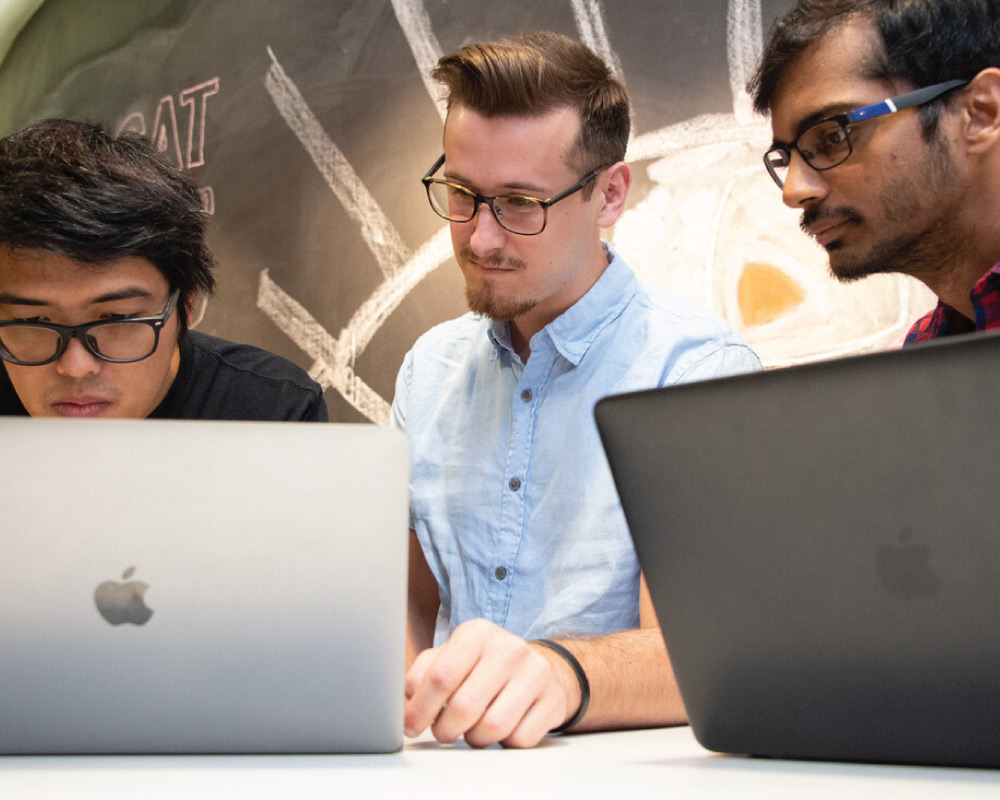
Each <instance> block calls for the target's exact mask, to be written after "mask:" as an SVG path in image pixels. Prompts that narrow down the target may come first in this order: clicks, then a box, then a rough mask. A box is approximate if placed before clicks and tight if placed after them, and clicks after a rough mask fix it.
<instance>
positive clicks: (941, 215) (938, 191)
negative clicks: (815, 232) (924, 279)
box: [801, 142, 962, 283]
mask: <svg viewBox="0 0 1000 800" xmlns="http://www.w3.org/2000/svg"><path fill="white" fill-rule="evenodd" d="M961 192H962V187H961V186H960V185H959V183H958V180H957V179H956V178H955V176H954V174H953V172H952V171H951V170H950V162H949V158H948V151H947V147H946V146H945V145H943V143H941V144H939V143H937V142H933V143H931V145H930V148H929V153H928V155H927V158H926V159H925V160H924V162H923V164H922V165H920V167H919V168H915V169H913V170H911V171H910V173H909V174H908V175H904V176H900V177H898V178H897V179H896V180H893V181H891V182H889V183H888V184H887V185H886V186H885V187H884V189H883V190H882V193H881V194H880V195H879V198H878V205H879V208H880V209H881V215H880V219H878V220H876V222H875V223H874V224H872V223H871V222H870V221H868V220H866V219H865V217H864V216H863V215H862V214H861V212H860V211H858V210H857V209H855V208H852V207H850V206H838V207H835V208H823V207H821V206H813V207H811V208H808V209H806V210H805V211H804V212H803V214H802V221H801V225H802V228H803V230H805V229H807V228H808V227H809V226H810V225H812V224H813V223H815V222H817V221H821V220H824V219H830V220H841V221H845V222H847V223H850V225H866V226H868V228H869V230H870V231H878V230H879V229H885V230H887V231H888V235H887V236H886V237H885V238H883V239H880V240H878V241H876V242H875V243H874V244H873V245H872V246H871V247H870V248H869V249H868V250H867V251H866V252H860V253H851V252H850V250H849V249H847V248H845V245H844V242H843V240H842V239H841V238H838V239H834V240H832V241H830V242H828V243H827V244H826V245H825V249H826V251H827V255H828V256H829V259H830V272H831V274H832V275H833V276H834V277H835V278H837V280H839V281H840V282H842V283H852V282H854V281H857V280H860V279H862V278H866V277H868V276H869V275H879V274H887V273H894V272H895V273H902V274H904V275H912V276H914V277H919V276H920V275H926V274H928V273H935V272H940V271H941V270H942V269H944V268H947V265H948V264H949V263H952V262H953V260H954V258H955V256H956V253H957V251H958V249H959V248H958V246H957V245H956V240H958V239H960V237H958V236H956V232H957V230H958V228H957V227H956V221H955V218H954V212H953V211H952V208H953V207H952V206H951V204H950V198H954V197H957V196H960V195H961ZM930 215H933V216H932V217H931V218H930V219H929V221H928V217H929V216H930ZM908 225H909V226H910V227H907V226H908Z"/></svg>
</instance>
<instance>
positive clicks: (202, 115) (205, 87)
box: [181, 78, 219, 169]
mask: <svg viewBox="0 0 1000 800" xmlns="http://www.w3.org/2000/svg"><path fill="white" fill-rule="evenodd" d="M218 93H219V79H218V78H212V79H211V80H209V81H205V82H204V83H199V84H198V85H197V86H192V87H191V88H190V89H185V90H184V91H183V92H181V105H182V106H187V107H188V135H187V167H188V169H191V168H192V167H200V166H201V165H202V164H204V163H205V123H206V120H207V118H208V98H209V97H211V96H212V95H214V94H218ZM196 143H197V145H196Z"/></svg>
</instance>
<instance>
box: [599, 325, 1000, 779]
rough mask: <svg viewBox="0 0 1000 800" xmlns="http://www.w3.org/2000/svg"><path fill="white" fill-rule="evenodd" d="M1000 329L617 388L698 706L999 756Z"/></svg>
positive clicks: (613, 424)
mask: <svg viewBox="0 0 1000 800" xmlns="http://www.w3.org/2000/svg"><path fill="white" fill-rule="evenodd" d="M998 411H1000V338H997V337H995V336H992V335H980V336H973V337H963V338H961V339H956V340H952V341H947V342H938V343H934V344H929V345H921V346H917V347H913V348H910V349H906V350H902V351H895V352H889V353H881V354H876V355H867V356H862V357H855V358H848V359H842V360H836V361H830V362H826V363H819V364H813V365H808V366H799V367H794V368H789V369H782V370H775V371H772V372H768V373H759V374H754V375H745V376H739V377H733V378H727V379H722V380H717V381H711V382H706V383H699V384H692V385H686V386H679V387H676V388H670V389H661V390H654V391H650V392H643V393H637V394H631V395H623V396H618V397H611V398H606V399H604V400H602V401H601V402H600V403H599V404H598V406H597V409H596V417H597V422H598V425H599V428H600V432H601V436H602V438H603V442H604V446H605V449H606V451H607V455H608V459H609V462H610V464H611V468H612V471H613V473H614V477H615V481H616V484H617V487H618V491H619V495H620V497H621V500H622V505H623V507H624V510H625V514H626V517H627V519H628V523H629V527H630V529H631V532H632V537H633V539H634V541H635V545H636V550H637V552H638V555H639V560H640V563H641V564H642V568H643V570H644V572H645V575H646V578H647V581H648V583H649V587H650V592H651V594H652V598H653V602H654V606H655V607H656V611H657V614H658V616H659V620H660V623H661V625H662V628H663V633H664V638H665V640H666V643H667V648H668V650H669V652H670V655H671V659H672V662H673V666H674V669H675V671H676V675H677V680H678V683H679V685H680V690H681V694H682V696H683V698H684V702H685V705H686V706H687V710H688V714H689V717H690V720H691V726H692V728H693V730H694V733H695V735H696V736H697V738H698V739H699V741H700V742H701V743H702V744H703V745H704V746H705V747H707V748H709V749H712V750H718V751H723V752H730V753H750V754H758V755H768V756H778V757H797V758H811V759H837V760H852V761H855V760H857V761H887V762H900V763H903V762H905V763H918V764H954V765H959V764H961V765H980V766H994V767H995V766H1000V425H998V423H997V419H998V413H997V412H998Z"/></svg>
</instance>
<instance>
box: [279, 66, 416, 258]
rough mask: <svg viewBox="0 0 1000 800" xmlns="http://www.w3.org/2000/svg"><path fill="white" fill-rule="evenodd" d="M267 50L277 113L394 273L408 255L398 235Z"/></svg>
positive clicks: (371, 245)
mask: <svg viewBox="0 0 1000 800" xmlns="http://www.w3.org/2000/svg"><path fill="white" fill-rule="evenodd" d="M267 52H268V55H270V56H271V68H270V69H269V70H268V72H267V77H266V78H265V80H264V86H265V87H266V88H267V91H268V94H270V95H271V99H272V100H273V101H274V105H275V107H276V108H277V109H278V113H280V114H281V116H282V117H283V118H284V120H285V122H286V123H288V127H289V128H291V129H292V132H293V133H295V135H296V136H297V137H298V138H299V141H300V142H301V143H302V146H303V147H304V148H305V149H306V152H307V153H308V154H309V155H310V156H311V157H312V160H313V162H314V163H315V164H316V166H317V167H318V168H319V171H320V174H322V176H323V179H324V180H325V181H326V183H327V185H328V186H329V187H330V190H331V191H332V192H333V193H334V195H335V196H336V197H337V199H338V200H340V202H341V204H342V205H343V206H344V210H345V211H347V214H348V216H350V218H351V219H352V220H354V222H356V223H357V224H358V225H359V226H360V227H361V235H362V238H363V239H364V241H365V243H366V244H367V245H368V248H369V249H370V250H371V251H372V254H373V255H374V256H375V260H376V261H377V262H378V265H379V268H380V269H381V270H382V274H383V275H386V276H391V275H394V274H395V273H396V271H397V270H398V269H399V268H400V266H401V265H402V264H403V263H404V262H405V261H406V260H407V259H408V258H409V256H410V253H409V250H408V249H407V247H406V245H405V244H404V243H403V239H402V237H401V236H400V235H399V233H398V232H397V231H396V228H395V226H394V225H393V224H392V223H391V222H390V221H389V219H388V217H386V216H385V214H384V213H383V212H382V209H381V208H379V205H378V203H377V202H376V201H375V198H374V197H372V195H371V192H369V191H368V189H367V188H365V185H364V184H363V183H362V182H361V178H359V177H358V173H357V172H355V171H354V167H352V166H351V165H350V163H349V162H348V160H347V158H346V157H345V156H344V154H343V153H342V152H341V151H340V148H339V147H337V145H336V144H334V142H333V140H332V139H331V138H330V137H329V136H328V135H327V133H326V131H324V130H323V127H322V126H321V125H320V124H319V120H317V119H316V115H315V114H313V112H312V110H311V109H310V108H309V105H308V103H306V101H305V98H303V97H302V93H301V92H299V90H298V87H297V86H296V85H295V84H294V83H292V81H291V80H290V79H289V77H288V75H286V74H285V70H284V69H282V67H281V64H279V63H278V59H277V58H276V57H275V55H274V53H273V52H272V50H271V48H270V47H269V48H267Z"/></svg>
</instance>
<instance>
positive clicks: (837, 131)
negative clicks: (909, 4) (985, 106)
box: [764, 79, 968, 189]
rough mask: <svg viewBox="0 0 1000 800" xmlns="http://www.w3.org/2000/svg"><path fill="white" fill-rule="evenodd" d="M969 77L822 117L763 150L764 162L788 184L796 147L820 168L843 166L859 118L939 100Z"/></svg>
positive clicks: (778, 181)
mask: <svg viewBox="0 0 1000 800" xmlns="http://www.w3.org/2000/svg"><path fill="white" fill-rule="evenodd" d="M967 83H968V81H967V80H962V79H960V80H953V81H945V82H944V83H935V84H934V85H933V86H925V87H924V88H923V89H917V90H915V91H912V92H907V93H906V94H901V95H899V96H898V97H889V98H886V99H885V100H883V101H882V102H881V103H875V104H873V105H870V106H864V107H863V108H856V109H854V110H853V111H848V112H847V113H846V114H837V115H836V116H834V117H830V118H828V119H824V120H821V121H819V122H817V123H816V124H815V125H811V126H810V127H808V128H806V129H805V130H804V131H802V133H800V134H799V135H798V136H796V137H795V140H794V141H793V142H792V143H791V144H776V145H774V146H773V147H772V148H771V149H770V150H768V151H767V152H766V153H765V154H764V166H766V167H767V171H768V173H769V174H770V175H771V177H772V178H773V179H774V182H775V183H776V184H778V188H779V189H782V188H784V186H785V176H786V175H787V174H788V167H789V165H790V164H791V160H792V150H795V151H796V152H797V153H798V154H799V155H800V156H802V160H803V161H805V162H806V164H808V165H809V166H810V167H812V168H813V169H814V170H817V171H818V172H822V171H823V170H827V169H833V168H834V167H837V166H840V165H841V164H843V163H844V162H845V161H847V159H848V158H850V156H851V153H852V152H854V148H853V146H852V144H851V135H850V128H851V126H852V125H856V124H857V123H859V122H864V121H865V120H869V119H875V118H876V117H884V116H886V115H887V114H895V113H896V112H897V111H902V110H903V109H904V108H915V107H917V106H922V105H924V104H925V103H929V102H930V101H931V100H936V99H937V98H939V97H940V96H941V95H943V94H945V93H946V92H950V91H951V90H952V89H957V88H958V87H959V86H964V85H965V84H967Z"/></svg>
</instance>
